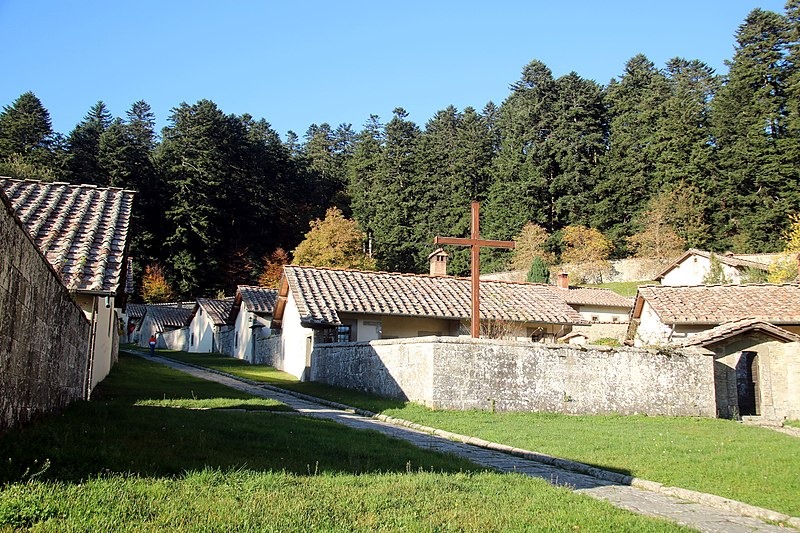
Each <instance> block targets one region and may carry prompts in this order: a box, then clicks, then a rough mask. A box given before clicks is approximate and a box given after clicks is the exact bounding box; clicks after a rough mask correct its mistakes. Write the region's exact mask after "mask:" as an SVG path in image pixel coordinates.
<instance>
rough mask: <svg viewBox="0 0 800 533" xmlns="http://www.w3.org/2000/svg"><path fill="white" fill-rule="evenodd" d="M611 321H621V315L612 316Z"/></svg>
mask: <svg viewBox="0 0 800 533" xmlns="http://www.w3.org/2000/svg"><path fill="white" fill-rule="evenodd" d="M611 321H612V322H619V317H618V316H612V317H611Z"/></svg>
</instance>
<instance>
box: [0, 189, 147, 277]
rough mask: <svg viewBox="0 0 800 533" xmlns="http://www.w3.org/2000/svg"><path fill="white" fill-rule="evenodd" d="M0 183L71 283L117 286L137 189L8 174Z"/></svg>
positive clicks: (22, 217)
mask: <svg viewBox="0 0 800 533" xmlns="http://www.w3.org/2000/svg"><path fill="white" fill-rule="evenodd" d="M0 187H2V188H3V190H4V191H5V194H6V195H7V196H8V199H9V200H10V202H11V205H12V207H13V208H14V210H15V211H16V213H17V216H18V217H19V218H20V220H21V221H22V223H23V225H24V226H25V229H26V230H27V231H28V234H29V235H30V236H31V238H32V239H33V240H34V242H35V243H36V245H37V246H38V247H39V249H40V250H41V252H42V253H43V254H44V256H45V257H46V258H47V260H48V261H49V262H50V264H51V265H52V266H53V268H54V269H55V270H56V272H58V273H59V275H60V276H61V280H62V281H63V283H64V285H65V286H66V287H67V288H68V289H70V290H75V291H78V292H100V293H114V292H116V291H117V288H118V285H119V283H120V280H121V274H122V269H123V268H125V267H126V265H125V264H124V253H125V240H126V239H127V235H128V224H129V221H130V215H131V208H132V206H133V195H134V192H133V191H127V190H123V189H115V188H103V187H96V186H94V185H71V184H69V183H45V182H41V181H37V180H16V179H11V178H3V177H0Z"/></svg>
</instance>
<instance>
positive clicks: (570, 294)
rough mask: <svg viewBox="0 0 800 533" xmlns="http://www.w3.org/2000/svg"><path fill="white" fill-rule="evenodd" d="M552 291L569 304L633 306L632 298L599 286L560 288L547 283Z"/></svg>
mask: <svg viewBox="0 0 800 533" xmlns="http://www.w3.org/2000/svg"><path fill="white" fill-rule="evenodd" d="M547 287H549V288H550V290H551V291H553V293H554V294H555V295H556V296H558V297H560V298H563V299H564V301H565V302H567V303H568V304H570V305H596V306H601V307H627V308H631V307H633V298H628V297H625V296H621V295H619V294H617V293H616V292H614V291H612V290H610V289H601V288H599V287H570V288H569V289H560V288H558V287H557V286H555V285H547Z"/></svg>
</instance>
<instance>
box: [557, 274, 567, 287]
mask: <svg viewBox="0 0 800 533" xmlns="http://www.w3.org/2000/svg"><path fill="white" fill-rule="evenodd" d="M556 284H557V285H558V288H559V289H569V274H567V273H566V272H564V271H563V270H562V271H561V272H559V273H558V276H556Z"/></svg>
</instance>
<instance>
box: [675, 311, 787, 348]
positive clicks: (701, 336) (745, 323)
mask: <svg viewBox="0 0 800 533" xmlns="http://www.w3.org/2000/svg"><path fill="white" fill-rule="evenodd" d="M749 331H759V332H761V333H765V334H767V335H769V336H770V337H773V338H777V339H779V340H783V341H785V342H800V335H796V334H794V333H792V332H790V331H786V330H785V329H783V328H779V327H778V326H773V325H772V324H770V323H768V322H764V321H763V320H759V319H757V318H743V319H741V320H735V321H733V322H726V323H725V324H720V325H719V326H717V327H715V328H712V329H708V330H706V331H704V332H702V333H698V334H696V335H692V336H691V337H689V338H687V339H685V340H684V341H683V342H681V343H680V344H679V346H683V347H688V346H708V345H709V344H714V343H716V342H720V341H723V340H725V339H729V338H731V337H734V336H736V335H740V334H742V333H747V332H749Z"/></svg>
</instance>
